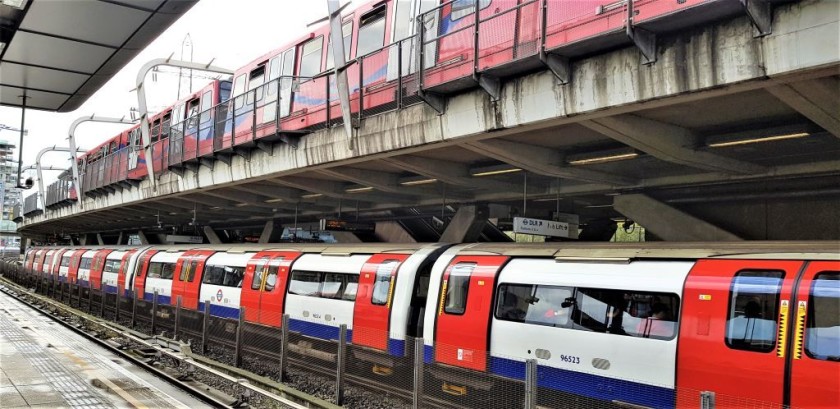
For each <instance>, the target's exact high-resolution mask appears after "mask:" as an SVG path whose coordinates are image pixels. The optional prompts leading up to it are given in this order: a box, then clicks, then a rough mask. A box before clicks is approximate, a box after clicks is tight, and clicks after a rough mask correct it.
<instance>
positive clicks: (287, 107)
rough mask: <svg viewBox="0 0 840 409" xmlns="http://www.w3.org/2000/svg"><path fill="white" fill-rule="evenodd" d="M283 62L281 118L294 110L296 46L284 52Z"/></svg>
mask: <svg viewBox="0 0 840 409" xmlns="http://www.w3.org/2000/svg"><path fill="white" fill-rule="evenodd" d="M282 56H283V58H282V64H281V66H280V101H279V102H278V104H279V106H280V107H279V109H278V112H279V115H280V118H285V117H287V116H289V114H290V113H291V112H292V111H291V108H292V84H293V83H294V81H293V80H292V75H294V73H295V47H292V48H290V49H288V50H286V51H284V52H283V54H282Z"/></svg>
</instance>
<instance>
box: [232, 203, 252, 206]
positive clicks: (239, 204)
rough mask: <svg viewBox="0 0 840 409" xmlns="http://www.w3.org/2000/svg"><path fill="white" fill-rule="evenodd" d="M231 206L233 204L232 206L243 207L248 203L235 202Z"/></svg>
mask: <svg viewBox="0 0 840 409" xmlns="http://www.w3.org/2000/svg"><path fill="white" fill-rule="evenodd" d="M233 206H234V207H245V206H248V203H237V204H235V205H233Z"/></svg>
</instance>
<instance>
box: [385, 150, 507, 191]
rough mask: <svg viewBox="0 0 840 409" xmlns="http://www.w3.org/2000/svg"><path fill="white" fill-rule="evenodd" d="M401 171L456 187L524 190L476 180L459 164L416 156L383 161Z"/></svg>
mask: <svg viewBox="0 0 840 409" xmlns="http://www.w3.org/2000/svg"><path fill="white" fill-rule="evenodd" d="M382 160H383V161H384V162H386V163H389V164H391V165H393V166H396V167H398V168H400V169H404V170H407V171H409V172H414V173H416V174H418V175H422V176H425V177H427V178H431V179H437V180H438V181H440V182H443V183H447V184H450V185H455V186H464V187H473V188H478V189H488V190H494V191H497V190H510V191H519V190H522V189H521V187H520V186H515V185H512V184H510V183H504V182H498V181H494V180H489V179H482V178H475V177H473V176H472V175H471V174H470V167H469V166H467V165H465V164H463V163H457V162H450V161H444V160H439V159H432V158H426V157H422V156H414V155H401V156H393V157H390V158H384V159H382Z"/></svg>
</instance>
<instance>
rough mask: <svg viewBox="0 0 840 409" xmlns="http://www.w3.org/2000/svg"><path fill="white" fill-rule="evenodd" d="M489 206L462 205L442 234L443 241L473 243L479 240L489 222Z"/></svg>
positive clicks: (441, 240)
mask: <svg viewBox="0 0 840 409" xmlns="http://www.w3.org/2000/svg"><path fill="white" fill-rule="evenodd" d="M487 213H488V211H487V206H481V205H478V206H473V205H471V206H461V208H459V209H458V211H457V212H456V213H455V216H454V217H452V220H451V221H450V222H449V225H448V226H446V230H444V231H443V234H442V235H441V236H440V240H438V241H439V242H441V243H472V242H476V241H478V238H479V237H480V236H481V231H482V230H484V225H485V224H486V223H487Z"/></svg>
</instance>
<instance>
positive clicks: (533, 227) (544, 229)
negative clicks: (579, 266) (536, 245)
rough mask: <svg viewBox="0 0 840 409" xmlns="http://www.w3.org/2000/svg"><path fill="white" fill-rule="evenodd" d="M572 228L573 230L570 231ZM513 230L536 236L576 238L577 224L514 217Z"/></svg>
mask: <svg viewBox="0 0 840 409" xmlns="http://www.w3.org/2000/svg"><path fill="white" fill-rule="evenodd" d="M572 229H574V230H575V231H572ZM513 232H514V233H523V234H534V235H537V236H549V237H564V238H577V225H575V224H571V223H566V222H558V221H554V220H543V219H531V218H528V217H514V218H513Z"/></svg>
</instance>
